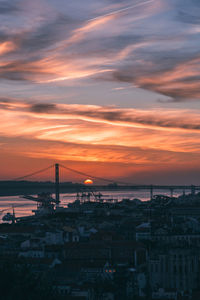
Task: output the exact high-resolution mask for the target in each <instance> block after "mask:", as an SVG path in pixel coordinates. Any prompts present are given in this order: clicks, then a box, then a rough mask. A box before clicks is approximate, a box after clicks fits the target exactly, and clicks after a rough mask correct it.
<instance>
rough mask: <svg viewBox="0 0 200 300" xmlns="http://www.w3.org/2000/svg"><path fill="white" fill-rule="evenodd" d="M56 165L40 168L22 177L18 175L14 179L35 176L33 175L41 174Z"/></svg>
mask: <svg viewBox="0 0 200 300" xmlns="http://www.w3.org/2000/svg"><path fill="white" fill-rule="evenodd" d="M53 167H54V165H51V166H49V167H47V168H44V169H40V170H38V171H36V172H33V173H30V174H27V175H24V176H21V177H17V178H14V179H13V180H16V181H17V180H23V179H25V178H28V177H31V176H33V175H37V174H39V173H43V172H45V171H47V170H49V169H51V168H53Z"/></svg>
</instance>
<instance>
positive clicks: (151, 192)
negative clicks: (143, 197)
mask: <svg viewBox="0 0 200 300" xmlns="http://www.w3.org/2000/svg"><path fill="white" fill-rule="evenodd" d="M150 199H151V200H152V199H153V185H151V186H150Z"/></svg>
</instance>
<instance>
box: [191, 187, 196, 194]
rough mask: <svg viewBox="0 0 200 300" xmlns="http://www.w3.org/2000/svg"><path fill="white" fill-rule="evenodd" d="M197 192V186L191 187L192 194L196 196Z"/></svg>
mask: <svg viewBox="0 0 200 300" xmlns="http://www.w3.org/2000/svg"><path fill="white" fill-rule="evenodd" d="M195 192H196V187H195V185H191V194H192V195H193V196H194V195H195Z"/></svg>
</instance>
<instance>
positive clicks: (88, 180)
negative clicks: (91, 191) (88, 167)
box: [84, 179, 93, 184]
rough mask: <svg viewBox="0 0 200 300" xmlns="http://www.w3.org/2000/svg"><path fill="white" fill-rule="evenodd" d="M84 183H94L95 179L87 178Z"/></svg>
mask: <svg viewBox="0 0 200 300" xmlns="http://www.w3.org/2000/svg"><path fill="white" fill-rule="evenodd" d="M84 184H93V181H92V180H91V179H86V180H85V181H84Z"/></svg>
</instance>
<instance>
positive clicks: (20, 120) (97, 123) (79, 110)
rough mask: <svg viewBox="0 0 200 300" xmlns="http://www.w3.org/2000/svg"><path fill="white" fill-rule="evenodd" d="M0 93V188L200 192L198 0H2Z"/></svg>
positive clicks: (0, 17) (199, 41) (0, 7)
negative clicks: (124, 186) (89, 178)
mask: <svg viewBox="0 0 200 300" xmlns="http://www.w3.org/2000/svg"><path fill="white" fill-rule="evenodd" d="M0 91H1V93H0V117H1V120H0V122H1V123H0V179H1V180H4V179H14V178H15V177H19V176H23V175H25V174H27V173H31V172H34V171H37V170H38V169H41V168H45V167H47V166H49V165H51V164H53V163H62V164H63V165H65V166H68V167H70V168H74V169H77V170H79V171H82V172H86V173H89V174H92V175H94V176H100V177H106V178H108V179H113V180H115V181H117V180H118V181H120V180H123V181H125V182H129V183H130V182H132V183H147V184H156V183H158V184H159V183H162V184H165V183H166V184H173V183H174V184H200V180H199V179H200V110H199V108H200V1H199V0H73V1H69V0H34V1H33V0H12V1H9V0H0ZM61 176H62V180H66V181H82V180H84V179H85V178H83V177H81V176H78V175H75V174H73V173H70V172H68V173H67V172H65V173H64V172H63V173H61ZM31 179H32V180H35V179H41V180H46V179H53V173H52V174H49V173H48V172H46V173H44V174H41V175H40V176H37V177H33V178H31ZM94 182H95V180H94ZM96 183H97V182H96Z"/></svg>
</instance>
